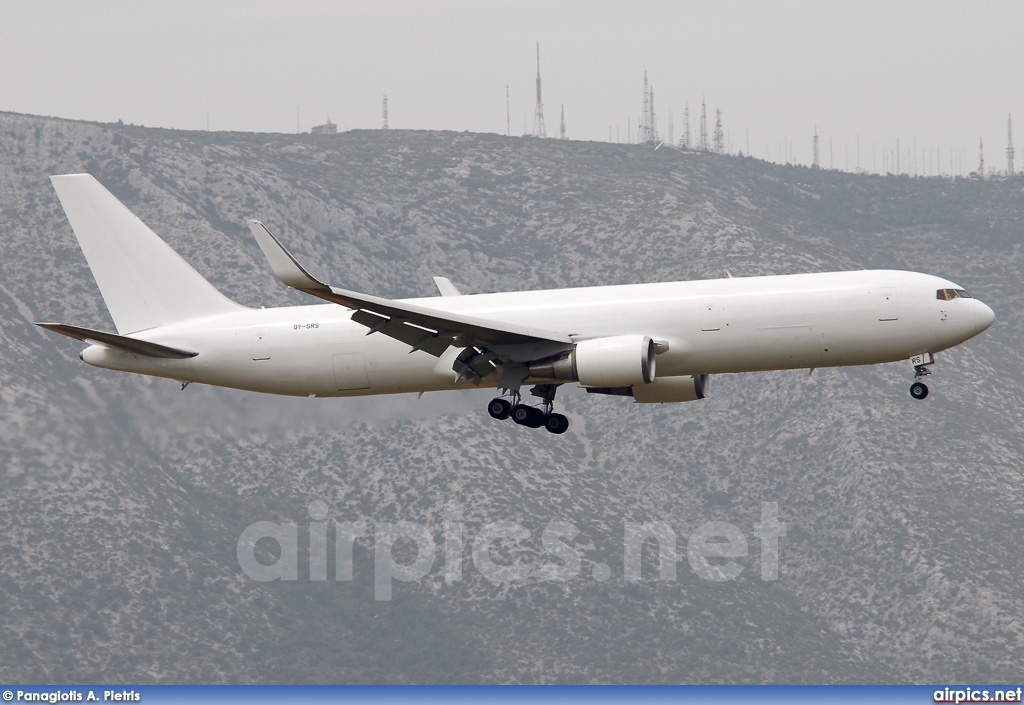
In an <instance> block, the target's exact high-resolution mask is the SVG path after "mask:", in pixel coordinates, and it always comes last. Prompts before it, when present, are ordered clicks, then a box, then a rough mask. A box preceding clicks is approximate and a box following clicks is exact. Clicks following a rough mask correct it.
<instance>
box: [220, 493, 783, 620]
mask: <svg viewBox="0 0 1024 705" xmlns="http://www.w3.org/2000/svg"><path fill="white" fill-rule="evenodd" d="M328 509H329V507H328V505H327V503H326V502H324V501H322V500H318V499H317V500H313V501H312V502H310V503H309V506H308V507H307V511H308V513H309V519H310V522H309V530H308V535H309V541H308V555H309V575H308V579H309V580H311V581H325V580H328V539H329V538H331V534H332V533H333V540H334V549H335V550H334V580H339V581H348V580H352V579H353V574H354V568H353V547H354V545H355V544H356V542H357V541H358V540H360V539H365V538H368V537H370V536H372V538H373V553H372V559H373V574H374V599H376V600H382V601H386V600H390V599H391V590H392V584H393V582H394V581H398V582H414V581H417V580H420V579H421V578H424V577H426V576H427V575H428V574H429V573H430V571H431V570H432V569H433V568H434V565H435V563H436V561H437V557H438V553H439V552H440V553H441V554H443V564H444V579H445V582H446V583H454V582H459V581H461V580H462V575H463V566H464V558H465V550H464V549H465V546H466V545H469V548H470V557H471V560H472V565H473V567H474V568H475V569H476V570H477V571H478V572H479V573H480V574H481V575H483V577H485V578H486V579H487V580H489V581H490V582H491V583H493V584H496V585H497V584H500V583H506V582H513V581H517V580H523V579H525V578H526V577H527V576H530V577H532V578H534V579H538V578H539V579H541V580H547V581H554V582H566V581H568V580H572V579H573V578H575V577H577V576H579V575H580V573H581V572H582V571H583V565H584V559H583V557H582V556H581V555H580V552H579V550H578V549H577V548H576V547H574V546H573V545H572V541H573V539H575V538H576V537H577V536H578V535H579V534H580V530H579V528H577V527H576V525H575V524H573V523H572V522H569V521H559V520H555V521H549V522H548V523H547V524H546V525H545V526H544V527H543V529H541V531H540V541H541V546H542V547H543V550H544V553H545V554H546V555H547V556H548V557H550V558H551V559H553V560H551V561H548V562H545V563H544V564H543V565H540V566H537V565H531V564H530V563H529V562H527V561H525V560H523V559H522V558H517V559H515V560H512V561H509V562H499V561H497V560H495V558H494V556H493V555H492V547H494V545H495V544H496V543H498V542H499V541H500V542H502V543H503V545H507V544H508V543H509V542H526V541H528V540H530V539H531V538H532V537H533V536H534V534H533V533H532V532H531V531H530V530H529V529H528V528H526V527H525V526H523V525H522V524H519V523H517V522H514V521H509V520H503V521H496V522H491V523H488V524H484V525H483V526H481V527H480V529H479V531H478V532H477V533H476V534H475V536H472V537H469V536H466V530H465V526H464V524H463V521H462V519H463V516H464V514H465V506H464V505H463V504H462V503H461V502H457V501H450V502H448V503H447V504H445V506H444V521H443V522H441V524H442V525H441V526H440V527H439V528H440V532H439V533H440V534H441V541H440V545H439V544H438V542H437V541H436V540H435V535H434V533H432V531H431V530H430V528H428V527H427V526H425V525H424V524H421V523H418V522H415V521H398V522H380V521H374V522H369V521H365V520H359V521H347V522H333V521H332V522H328V521H326V519H327V515H328ZM753 529H754V530H753V537H754V538H755V539H756V540H758V541H759V542H760V569H761V579H762V580H778V579H779V539H780V538H781V537H783V536H785V535H786V525H785V524H784V523H782V522H780V521H779V505H778V503H776V502H762V503H761V520H760V521H759V522H756V523H755V524H754V526H753ZM332 530H333V531H332ZM622 536H623V553H622V557H623V561H622V566H623V567H622V578H623V579H624V580H625V581H627V582H637V581H639V580H640V579H641V576H642V568H641V563H642V554H643V548H644V544H645V543H646V542H650V543H651V545H652V546H654V547H656V548H657V579H658V580H667V581H672V580H675V579H676V564H677V563H678V562H679V561H680V555H679V538H680V537H679V536H678V535H677V533H676V531H675V530H674V529H673V528H672V526H671V525H669V524H668V523H667V522H664V521H648V522H633V521H627V522H624V525H623V534H622ZM264 540H269V541H272V542H275V543H276V544H277V548H278V550H277V552H276V554H277V555H276V557H274V559H273V560H272V562H269V563H264V562H261V561H260V560H259V558H258V557H257V543H260V542H264ZM398 542H402V543H403V544H404V548H408V546H409V545H411V546H414V547H415V551H414V553H415V556H414V557H413V559H412V560H411V561H403V562H399V561H398V559H397V557H396V556H395V551H394V549H395V545H396V544H397V543H398ZM264 545H266V542H264ZM303 548H306V547H303ZM685 551H686V559H687V561H688V563H689V565H690V568H691V569H692V570H693V572H694V573H695V574H696V575H697V576H698V577H700V578H702V579H703V580H710V581H717V582H720V581H726V580H735V579H736V578H737V577H739V575H740V574H741V573H742V572H743V571H744V570H745V569H746V568H745V566H743V565H741V564H740V563H738V562H736V561H737V560H742V559H746V558H747V557H748V555H749V552H750V551H749V545H748V539H747V536H746V535H745V534H744V533H743V531H741V530H740V529H739V527H737V526H736V525H734V524H732V523H730V522H727V521H709V522H707V523H705V524H702V525H700V526H699V527H697V529H695V530H694V531H693V532H692V533H691V534H690V535H689V536H688V537H686V545H685ZM401 553H402V556H403V557H405V556H406V553H407V551H405V550H404V549H403V551H401ZM237 555H238V565H239V566H240V567H241V569H242V571H243V572H244V573H245V574H246V575H247V576H248V577H250V578H252V579H253V580H257V581H260V582H269V581H273V580H282V581H290V580H299V579H300V578H299V555H300V547H299V525H298V523H296V522H294V521H256V522H253V523H252V524H250V525H249V526H247V527H246V528H245V529H244V530H243V531H242V533H241V535H240V536H239V537H238V542H237ZM264 555H266V553H264ZM588 564H589V565H590V575H591V577H592V578H593V579H594V580H596V581H598V582H604V581H606V580H608V579H609V578H611V577H612V572H613V571H612V568H611V567H610V566H609V565H608V564H606V563H598V562H590V561H588Z"/></svg>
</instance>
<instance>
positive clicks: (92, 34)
mask: <svg viewBox="0 0 1024 705" xmlns="http://www.w3.org/2000/svg"><path fill="white" fill-rule="evenodd" d="M1022 38H1024V2H1021V1H1020V0H990V1H985V0H972V1H971V2H966V1H965V0H958V1H956V2H951V1H949V0H929V1H921V2H918V1H916V0H915V1H907V0H903V1H901V0H885V1H876V0H845V1H843V2H838V1H835V2H833V1H829V0H813V1H808V2H801V1H797V0H778V1H760V2H752V1H748V2H739V1H728V0H725V1H723V0H704V1H703V2H689V1H686V2H684V1H680V0H672V1H666V2H654V1H646V2H645V1H643V0H631V1H630V2H614V3H613V2H603V1H590V2H565V1H562V2H560V1H558V0H546V1H543V2H537V1H534V0H520V1H509V2H487V1H484V0H476V1H468V0H435V1H433V2H427V1H420V2H412V1H399V0H372V1H366V2H337V1H335V2H328V1H326V0H288V1H287V2H277V1H271V0H262V1H256V2H249V1H247V2H242V1H240V0H230V1H227V0H225V1H222V2H216V1H214V0H173V1H171V2H139V1H136V0H93V1H90V2H80V1H77V0H75V1H71V0H67V1H62V2H47V1H45V0H5V2H3V3H2V4H0V62H2V63H0V65H2V66H3V67H4V69H3V71H2V72H0V110H3V111H13V112H21V113H31V114H39V115H53V116H57V117H64V118H73V119H84V120H97V121H102V122H113V121H116V120H124V121H125V122H130V123H135V124H141V125H147V126H153V127H170V128H179V129H197V130H202V129H206V127H207V123H208V124H209V127H210V129H212V130H239V131H259V132H295V131H296V130H297V112H298V116H299V117H298V123H299V124H301V128H302V130H303V131H307V130H308V129H309V127H310V126H311V125H314V124H319V123H322V122H324V121H325V120H326V119H327V117H328V115H329V116H330V118H331V120H332V121H333V122H335V123H336V124H337V125H338V127H339V129H341V130H345V129H355V128H377V127H380V125H381V99H382V96H383V95H384V94H385V93H386V94H387V95H388V99H389V112H390V125H391V127H392V128H409V129H449V130H460V131H461V130H470V131H479V132H497V133H502V134H504V133H505V131H506V86H508V92H509V97H510V106H511V111H510V112H511V133H512V134H514V135H519V134H522V133H523V132H524V129H525V130H526V131H529V130H530V129H531V128H532V124H533V113H534V103H535V84H534V79H535V72H536V65H535V61H536V59H535V51H536V49H535V46H536V45H535V43H536V42H537V41H540V45H541V73H542V77H543V98H544V113H545V116H546V124H547V132H548V135H549V136H552V135H554V136H557V135H558V131H559V117H560V109H561V106H562V105H564V106H565V120H566V126H567V136H568V137H569V138H571V139H584V140H601V141H608V140H609V139H611V140H612V141H616V140H620V141H627V139H628V135H627V120H628V121H629V125H630V126H631V127H632V128H633V131H634V132H635V130H636V126H637V120H638V118H639V116H640V112H641V107H642V101H643V90H642V86H643V77H644V71H647V73H648V76H649V79H650V81H651V84H652V86H653V88H654V94H655V95H654V100H655V109H656V112H657V116H658V123H659V125H658V126H659V129H660V131H661V133H662V137H663V138H666V139H667V137H668V130H669V114H670V112H671V113H672V114H673V118H674V120H673V123H674V137H675V139H676V140H678V139H679V137H680V136H681V134H682V131H683V109H684V106H685V104H686V102H687V101H689V109H690V122H691V130H692V131H693V134H694V135H695V136H696V134H697V131H698V123H699V114H700V104H701V100H702V97H703V98H706V102H707V106H708V122H709V127H708V130H709V133H710V132H711V130H712V128H713V124H714V111H715V109H716V108H721V110H722V113H723V122H724V126H725V130H726V133H727V140H728V142H729V143H730V145H731V148H732V151H740V150H742V151H747V150H748V145H749V151H750V152H751V153H753V154H754V155H755V156H758V157H763V158H769V159H771V160H773V161H777V160H779V158H780V157H782V158H783V159H785V158H786V157H787V156H788V157H790V158H793V159H795V160H796V161H797V162H800V163H809V162H810V160H811V154H812V135H813V133H814V130H815V128H817V130H818V133H819V135H820V144H821V164H822V166H825V167H827V166H829V165H830V164H832V165H834V166H835V167H836V168H849V169H853V168H854V167H855V166H856V159H857V151H856V150H857V138H858V135H859V136H860V162H861V166H862V167H863V168H865V169H868V170H873V171H881V170H882V168H883V163H884V160H885V159H886V158H885V157H883V156H882V155H883V150H888V151H889V153H890V154H891V153H892V152H893V151H894V150H895V148H896V140H897V138H898V139H899V140H900V145H901V153H902V166H903V168H904V170H907V169H908V168H909V167H911V165H910V164H908V163H907V161H908V159H910V158H911V157H910V156H909V152H912V151H913V146H914V145H915V143H916V145H917V150H916V151H915V152H913V153H914V154H916V155H918V156H917V158H916V163H915V164H914V165H913V166H914V167H916V169H917V171H918V172H919V173H925V172H926V171H927V172H930V173H934V171H935V169H936V168H937V164H940V165H941V167H942V169H943V171H949V168H950V163H949V162H950V156H951V155H952V158H953V162H954V166H957V164H959V165H960V167H962V168H963V170H965V171H971V170H973V169H975V168H976V167H977V163H978V141H979V138H981V137H983V138H984V141H985V156H986V166H987V167H988V168H989V169H990V170H991V169H1000V170H1003V169H1005V168H1006V155H1005V151H1006V144H1007V135H1006V127H1007V125H1006V121H1007V115H1008V114H1009V113H1011V112H1012V113H1013V114H1014V115H1015V116H1017V117H1018V120H1019V122H1018V125H1019V127H1018V134H1019V135H1020V137H1019V138H1018V139H1017V142H1018V143H1020V144H1021V146H1022V147H1024V80H1022V76H1021V74H1022V68H1024V42H1022V41H1021V40H1022ZM297 108H298V111H297ZM830 145H831V146H830ZM830 150H831V151H830ZM1016 167H1017V170H1020V169H1021V168H1022V167H1024V148H1022V149H1020V154H1019V156H1018V158H1017V160H1016ZM890 170H892V167H891V166H890ZM958 171H959V167H958Z"/></svg>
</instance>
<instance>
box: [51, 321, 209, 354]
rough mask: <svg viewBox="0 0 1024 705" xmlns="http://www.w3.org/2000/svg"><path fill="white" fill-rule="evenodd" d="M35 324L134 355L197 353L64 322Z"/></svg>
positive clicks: (85, 341) (70, 336) (90, 343)
mask: <svg viewBox="0 0 1024 705" xmlns="http://www.w3.org/2000/svg"><path fill="white" fill-rule="evenodd" d="M36 325H37V326H39V327H40V328H45V329H46V330H52V331H53V332H54V333H60V334H61V335H66V336H67V337H69V338H74V339H75V340H81V341H82V342H83V343H88V344H89V345H102V346H103V347H105V348H113V349H114V350H124V351H125V352H130V353H135V354H136V355H145V356H147V357H163V358H170V359H175V360H184V359H186V358H189V357H195V356H196V355H198V354H199V353H196V352H192V351H190V350H180V349H178V348H172V347H169V346H167V345H160V344H159V343H150V342H148V341H145V340H137V339H135V338H129V337H127V336H124V335H116V334H114V333H104V332H103V331H98V330H92V329H91V328H80V327H78V326H69V325H67V324H66V323H36Z"/></svg>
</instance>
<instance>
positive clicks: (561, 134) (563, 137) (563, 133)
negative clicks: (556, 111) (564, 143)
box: [559, 104, 565, 140]
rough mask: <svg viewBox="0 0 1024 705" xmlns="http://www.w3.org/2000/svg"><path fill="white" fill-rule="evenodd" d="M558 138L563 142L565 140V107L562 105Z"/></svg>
mask: <svg viewBox="0 0 1024 705" xmlns="http://www.w3.org/2000/svg"><path fill="white" fill-rule="evenodd" d="M559 137H560V138H561V139H563V140H564V139H565V105H564V104H563V105H562V125H561V129H560V130H559Z"/></svg>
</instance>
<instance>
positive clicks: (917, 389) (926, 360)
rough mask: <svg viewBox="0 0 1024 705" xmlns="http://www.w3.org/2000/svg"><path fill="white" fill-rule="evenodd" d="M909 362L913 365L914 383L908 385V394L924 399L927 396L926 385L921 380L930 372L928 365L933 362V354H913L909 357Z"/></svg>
mask: <svg viewBox="0 0 1024 705" xmlns="http://www.w3.org/2000/svg"><path fill="white" fill-rule="evenodd" d="M910 362H911V363H912V364H913V365H914V383H913V384H912V385H910V396H912V397H914V398H915V399H924V398H925V397H926V396H928V385H927V384H925V383H924V382H922V381H921V380H922V379H924V378H925V377H927V376H928V375H930V374H931V373H932V371H931V370H929V369H928V367H929V366H931V365H934V364H935V356H934V355H932V354H931V353H928V354H927V355H915V356H914V357H912V358H910Z"/></svg>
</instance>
